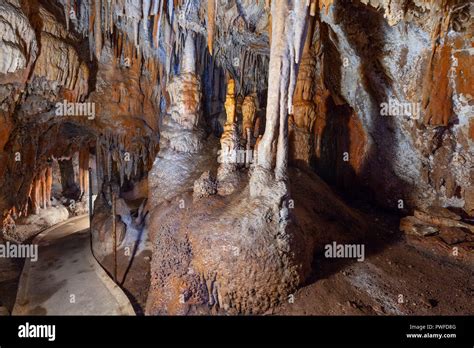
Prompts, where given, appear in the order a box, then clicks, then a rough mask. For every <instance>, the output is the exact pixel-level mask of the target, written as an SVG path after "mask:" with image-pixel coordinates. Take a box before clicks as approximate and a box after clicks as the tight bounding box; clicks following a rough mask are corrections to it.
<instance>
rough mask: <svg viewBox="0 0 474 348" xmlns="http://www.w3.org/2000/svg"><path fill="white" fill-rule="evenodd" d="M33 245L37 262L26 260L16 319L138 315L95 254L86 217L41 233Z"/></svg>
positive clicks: (16, 305)
mask: <svg viewBox="0 0 474 348" xmlns="http://www.w3.org/2000/svg"><path fill="white" fill-rule="evenodd" d="M33 244H38V246H39V247H38V260H37V261H36V262H33V261H30V260H27V261H26V262H25V266H24V268H23V272H22V274H21V278H20V285H19V287H18V294H17V298H16V302H15V307H14V308H13V315H135V312H134V310H133V308H132V305H131V304H130V301H129V300H128V298H127V296H126V295H125V294H124V293H123V291H122V290H121V289H120V287H119V286H117V285H116V284H115V283H114V282H113V281H112V279H111V278H110V277H109V276H108V275H107V273H105V271H104V270H103V269H102V267H101V266H100V265H99V264H98V263H97V261H96V260H95V259H94V257H93V255H92V252H91V248H90V234H89V219H88V217H87V216H81V217H77V218H73V219H70V220H67V221H65V222H64V223H62V224H59V225H56V226H54V227H52V228H50V229H48V230H46V231H44V232H42V233H40V234H39V235H38V236H37V237H36V238H35V239H34V240H33Z"/></svg>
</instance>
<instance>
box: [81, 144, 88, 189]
mask: <svg viewBox="0 0 474 348" xmlns="http://www.w3.org/2000/svg"><path fill="white" fill-rule="evenodd" d="M79 187H80V189H81V197H83V196H84V195H86V196H87V193H88V191H89V149H88V148H87V147H85V148H81V149H80V150H79Z"/></svg>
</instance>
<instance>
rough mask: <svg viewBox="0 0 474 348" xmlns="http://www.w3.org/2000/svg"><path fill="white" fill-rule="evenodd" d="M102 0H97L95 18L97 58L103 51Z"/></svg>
mask: <svg viewBox="0 0 474 348" xmlns="http://www.w3.org/2000/svg"><path fill="white" fill-rule="evenodd" d="M101 8H102V0H96V1H95V6H94V10H95V20H94V40H95V55H96V57H97V60H100V55H101V52H102V19H101Z"/></svg>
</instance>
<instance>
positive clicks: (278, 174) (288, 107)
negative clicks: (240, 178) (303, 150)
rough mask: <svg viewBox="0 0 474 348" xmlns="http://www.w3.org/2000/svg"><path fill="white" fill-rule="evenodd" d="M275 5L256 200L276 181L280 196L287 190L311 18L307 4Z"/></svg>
mask: <svg viewBox="0 0 474 348" xmlns="http://www.w3.org/2000/svg"><path fill="white" fill-rule="evenodd" d="M271 6H272V7H271V12H272V28H271V48H270V65H269V72H268V76H269V78H268V99H267V114H266V127H265V133H264V134H263V137H262V139H261V141H260V142H259V145H258V163H257V165H256V167H255V168H254V171H253V173H252V177H251V181H250V193H251V195H252V196H254V197H255V196H259V195H262V194H264V193H265V192H266V191H268V188H269V183H271V182H273V181H275V180H276V182H277V183H279V184H278V185H279V186H281V190H280V191H281V192H280V193H278V195H285V194H286V191H287V188H286V184H285V183H284V181H285V180H286V171H287V163H288V114H289V113H291V112H292V108H293V100H292V96H293V92H294V89H295V85H296V77H297V71H298V63H299V61H300V59H301V53H302V48H303V44H304V38H303V36H304V33H305V28H306V24H307V20H306V19H307V15H308V3H307V2H304V1H291V0H283V1H273V2H272V4H271ZM271 191H272V192H275V190H273V189H271Z"/></svg>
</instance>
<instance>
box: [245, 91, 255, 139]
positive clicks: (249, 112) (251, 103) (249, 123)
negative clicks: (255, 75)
mask: <svg viewBox="0 0 474 348" xmlns="http://www.w3.org/2000/svg"><path fill="white" fill-rule="evenodd" d="M255 101H256V95H255V94H249V95H247V96H246V97H245V98H244V101H243V103H242V116H243V118H242V137H243V138H245V139H247V142H250V140H251V139H249V138H248V137H247V133H248V131H250V134H253V127H254V122H255V115H256V112H257V107H256V102H255Z"/></svg>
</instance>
